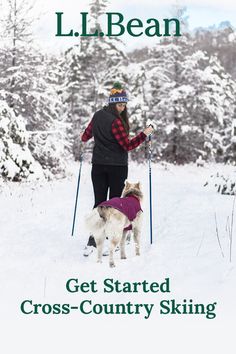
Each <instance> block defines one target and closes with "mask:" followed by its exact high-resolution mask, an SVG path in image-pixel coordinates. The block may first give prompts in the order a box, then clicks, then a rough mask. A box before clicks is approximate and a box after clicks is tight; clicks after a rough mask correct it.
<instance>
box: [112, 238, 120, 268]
mask: <svg viewBox="0 0 236 354" xmlns="http://www.w3.org/2000/svg"><path fill="white" fill-rule="evenodd" d="M120 240H121V235H120V236H118V235H114V236H111V237H110V247H109V265H110V267H112V268H113V267H115V262H114V250H115V248H116V246H117V245H118V244H119V242H120Z"/></svg>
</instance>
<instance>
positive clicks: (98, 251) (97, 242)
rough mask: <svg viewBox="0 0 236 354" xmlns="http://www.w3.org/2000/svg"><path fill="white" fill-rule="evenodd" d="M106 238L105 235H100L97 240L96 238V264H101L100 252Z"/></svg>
mask: <svg viewBox="0 0 236 354" xmlns="http://www.w3.org/2000/svg"><path fill="white" fill-rule="evenodd" d="M105 238H106V236H105V233H104V234H103V235H101V236H100V237H99V238H96V245H97V262H98V263H102V251H103V244H104V240H105Z"/></svg>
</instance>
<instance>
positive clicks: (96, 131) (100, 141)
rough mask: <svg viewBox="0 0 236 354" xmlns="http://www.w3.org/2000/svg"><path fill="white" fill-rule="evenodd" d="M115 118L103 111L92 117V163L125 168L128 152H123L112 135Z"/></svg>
mask: <svg viewBox="0 0 236 354" xmlns="http://www.w3.org/2000/svg"><path fill="white" fill-rule="evenodd" d="M116 118H117V117H116V116H115V115H113V114H112V113H110V112H107V111H106V110H105V109H101V110H100V111H97V112H96V113H95V114H94V116H93V123H92V133H93V137H94V141H95V144H94V148H93V158H92V163H93V164H96V165H115V166H126V165H127V164H128V152H127V151H126V150H124V149H123V148H122V147H121V146H120V144H119V143H118V142H117V140H116V139H115V137H114V135H113V134H112V129H111V127H112V123H113V121H114V120H115V119H116Z"/></svg>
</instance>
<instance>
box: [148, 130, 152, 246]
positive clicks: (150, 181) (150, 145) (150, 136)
mask: <svg viewBox="0 0 236 354" xmlns="http://www.w3.org/2000/svg"><path fill="white" fill-rule="evenodd" d="M148 147H149V149H148V150H149V154H148V167H149V215H150V243H151V245H152V167H151V159H152V135H151V134H150V135H149V137H148Z"/></svg>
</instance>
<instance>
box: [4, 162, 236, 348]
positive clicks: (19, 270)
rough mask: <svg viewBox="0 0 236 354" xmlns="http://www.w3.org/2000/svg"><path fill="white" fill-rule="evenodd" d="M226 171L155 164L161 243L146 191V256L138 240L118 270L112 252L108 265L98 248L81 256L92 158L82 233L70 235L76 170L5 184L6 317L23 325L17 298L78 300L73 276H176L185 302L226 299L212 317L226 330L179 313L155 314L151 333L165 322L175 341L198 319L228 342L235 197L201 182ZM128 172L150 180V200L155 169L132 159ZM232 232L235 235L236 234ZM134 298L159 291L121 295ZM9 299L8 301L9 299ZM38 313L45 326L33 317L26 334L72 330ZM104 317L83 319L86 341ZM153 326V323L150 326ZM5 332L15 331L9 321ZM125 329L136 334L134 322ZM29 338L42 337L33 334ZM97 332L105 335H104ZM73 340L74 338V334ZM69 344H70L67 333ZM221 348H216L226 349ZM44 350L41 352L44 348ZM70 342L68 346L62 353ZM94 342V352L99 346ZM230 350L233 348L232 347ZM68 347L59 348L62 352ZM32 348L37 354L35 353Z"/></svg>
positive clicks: (175, 289)
mask: <svg viewBox="0 0 236 354" xmlns="http://www.w3.org/2000/svg"><path fill="white" fill-rule="evenodd" d="M219 168H222V169H227V168H228V167H225V166H221V167H219V166H214V165H212V166H207V167H205V168H197V167H196V166H194V165H189V166H182V167H178V166H168V169H167V170H165V168H164V167H163V166H162V165H153V169H152V171H153V203H154V206H153V221H154V232H153V236H154V237H153V239H154V243H153V245H152V246H150V244H149V216H148V205H149V204H148V203H149V201H148V197H146V199H145V201H144V205H143V210H144V211H145V221H144V225H143V234H142V249H141V251H142V252H141V256H140V257H135V256H134V247H133V244H132V242H131V244H130V245H129V246H128V247H127V256H128V257H127V260H125V261H124V260H120V259H119V253H118V252H117V253H116V255H115V257H116V268H115V269H110V268H109V266H108V259H107V257H104V261H103V263H102V264H97V263H96V254H95V252H94V254H92V255H91V256H90V257H88V258H85V257H83V255H82V251H83V248H84V245H85V244H86V242H87V231H86V230H85V227H84V225H83V219H84V216H85V214H86V213H87V212H89V210H90V209H91V208H92V205H93V193H92V189H91V181H90V165H89V164H84V166H83V170H82V178H81V187H80V195H79V205H78V215H77V223H76V229H75V236H74V237H71V236H70V233H71V226H72V217H73V208H74V198H75V191H76V183H77V176H76V173H77V170H75V171H76V173H74V175H73V176H72V177H71V178H68V179H65V180H61V181H55V182H53V183H51V182H50V183H41V184H35V183H30V184H21V185H19V184H12V183H10V184H8V185H7V186H5V187H4V189H3V188H2V189H1V190H0V225H1V233H0V259H1V267H0V281H1V284H3V285H2V289H1V304H2V306H1V307H0V315H1V316H2V318H4V319H6V322H8V321H11V319H12V320H14V321H16V322H14V323H16V324H15V325H16V326H17V323H18V322H17V321H23V320H22V317H21V315H20V313H19V304H20V302H21V301H22V300H23V299H27V298H30V299H33V300H34V301H36V302H41V303H42V302H44V303H45V302H47V303H53V302H54V303H55V302H60V303H62V302H63V301H72V302H73V301H75V300H74V299H75V297H73V296H71V295H70V294H69V295H68V293H66V291H65V283H66V281H67V280H68V278H71V277H77V278H79V279H80V281H91V280H92V279H95V280H96V281H97V282H98V283H100V284H101V283H102V281H103V280H104V279H105V278H114V279H119V280H120V281H121V282H125V281H130V282H133V281H142V280H144V279H145V280H147V281H150V282H153V281H163V280H164V279H165V278H167V277H168V278H170V281H171V294H170V295H169V297H170V298H175V299H177V300H178V301H182V300H183V298H186V299H187V298H192V299H196V301H199V302H201V301H202V302H206V301H209V302H212V301H215V300H217V301H218V302H219V307H218V313H217V316H218V317H217V318H219V320H217V321H219V322H214V323H218V324H219V326H218V327H217V326H216V324H215V325H214V324H213V325H211V327H209V326H210V325H209V324H208V322H207V323H206V322H204V318H202V319H201V320H200V319H196V320H194V319H188V320H187V321H188V322H184V320H180V319H179V320H178V319H177V318H173V317H172V318H171V319H169V320H168V319H161V320H160V319H158V318H156V317H154V316H153V318H151V319H150V320H148V321H149V322H148V323H149V324H148V325H147V322H145V326H146V327H145V328H146V330H147V328H148V330H149V331H150V333H151V332H152V331H154V328H156V326H157V325H158V326H159V331H160V333H162V335H163V341H164V338H166V340H167V337H166V333H168V331H169V330H170V328H172V332H171V333H175V332H176V331H177V332H176V336H177V333H179V334H180V333H182V331H183V330H184V331H186V333H188V326H189V324H190V323H191V324H192V325H193V326H195V327H196V328H198V329H197V331H201V333H202V336H204V333H205V329H204V328H207V331H208V332H209V333H210V332H212V333H213V332H214V331H215V332H214V333H218V335H219V336H218V338H219V340H221V339H222V338H221V337H220V333H222V332H221V331H222V328H221V324H222V323H224V322H225V321H228V320H231V319H232V318H233V317H234V316H235V315H236V310H235V306H233V304H234V301H235V296H236V289H235V280H236V272H235V259H236V242H234V243H233V261H232V262H231V263H230V262H229V236H228V232H227V230H226V224H227V219H228V217H230V216H231V212H232V204H233V197H232V196H222V195H219V194H217V193H216V192H215V191H214V190H213V189H212V188H209V187H207V188H206V187H203V185H204V183H205V181H206V180H207V179H208V178H209V176H210V174H212V173H213V172H214V171H216V170H217V169H219ZM129 175H130V180H133V181H135V180H137V179H139V180H140V181H141V182H142V184H143V191H144V194H145V195H146V196H148V168H147V166H138V165H136V164H131V166H130V171H129ZM134 177H135V178H134ZM215 213H216V215H217V223H218V229H219V238H220V242H221V245H222V250H223V252H224V257H222V254H221V250H220V248H219V244H218V240H217V235H216V230H215V219H214V215H215ZM233 237H234V238H235V232H234V235H233ZM158 296H159V297H158V299H159V298H160V299H161V298H162V296H163V295H162V294H160V295H158ZM90 298H91V299H93V300H94V301H96V302H97V303H98V302H100V303H103V302H104V299H106V298H107V297H106V296H105V295H104V294H103V293H102V292H101V293H97V294H96V295H93V294H90ZM68 299H69V300H68ZM108 299H109V301H110V302H111V301H112V302H114V303H115V302H120V301H121V295H120V294H115V293H114V294H112V298H111V297H109V298H108ZM130 299H132V301H134V302H135V301H136V302H140V301H143V302H150V301H153V302H155V301H157V297H156V294H154V295H153V294H149V295H148V296H147V295H146V296H145V295H144V294H140V293H139V294H132V297H131V295H130V294H122V302H125V301H130ZM7 303H8V304H10V305H9V306H6V305H4V304H7ZM71 316H72V315H71ZM40 318H41V320H42V324H40V323H41V322H35V319H33V320H32V319H31V322H30V323H31V324H33V327H32V329H31V326H32V325H30V324H29V322H27V319H24V322H23V323H24V326H23V327H22V330H23V328H25V329H27V328H28V331H29V332H30V333H31V332H32V331H33V328H38V329H39V330H41V331H44V329H43V328H44V326H46V327H45V330H46V328H48V330H49V328H50V327H51V324H52V323H53V324H54V326H55V327H54V328H55V330H56V328H57V331H58V333H61V330H62V328H64V330H65V329H66V328H67V327H68V320H67V319H66V318H65V319H63V320H61V321H62V322H60V323H61V324H60V325H59V323H58V322H56V320H54V319H52V318H51V320H50V322H49V320H47V321H46V320H45V319H43V318H42V317H40ZM32 321H33V322H32ZM45 321H46V322H45ZM77 321H78V322H77ZM79 321H80V320H79V318H77V319H76V318H75V316H72V322H73V323H74V324H75V326H77V325H78V324H80V325H81V323H80V322H79ZM100 321H101V320H100ZM100 321H99V320H98V318H94V322H92V323H93V324H92V323H91V322H89V320H88V319H87V318H83V325H84V329H83V334H84V338H83V339H81V340H82V342H83V340H84V341H86V340H89V338H88V335H87V332H86V331H89V328H90V329H91V328H93V330H94V331H95V332H94V333H96V324H97V323H100ZM110 321H111V322H109V323H114V326H115V327H116V328H120V329H121V328H123V326H124V323H123V322H122V320H120V319H119V320H118V319H117V320H115V319H112V318H110ZM127 321H128V322H126V323H127V325H128V323H130V325H131V326H133V324H134V323H138V324H139V326H141V327H142V326H143V324H142V322H137V321H138V319H133V322H132V323H131V322H130V319H128V318H127ZM144 321H146V320H144ZM160 321H161V322H160ZM194 321H196V322H194ZM151 325H152V326H153V327H150V326H151ZM9 326H12V321H11V322H9ZM60 326H61V327H60ZM93 326H95V327H93ZM103 326H105V324H103ZM147 326H148V327H147ZM176 326H177V327H176ZM141 327H139V328H141ZM104 328H105V327H104ZM160 328H161V329H160ZM5 329H6V331H7V327H6V328H5ZM127 330H128V331H129V329H128V328H127ZM71 331H72V332H71V333H74V335H75V332H74V330H73V329H71ZM106 331H107V332H108V333H109V332H110V331H111V329H110V327H109V326H108V327H107V328H106ZM138 331H139V329H138ZM9 333H10V332H9ZM138 333H139V332H138ZM193 333H194V332H191V333H189V336H190V337H191V336H193ZM31 335H32V336H33V337H34V335H33V334H32V333H31ZM45 335H46V334H45ZM61 335H62V334H61ZM94 335H95V337H96V336H97V334H94ZM139 335H140V336H141V335H142V334H141V332H140V334H139ZM228 335H229V332H228V334H227V336H228ZM68 336H70V335H69V334H67V338H68ZM6 338H8V337H6ZM176 338H177V337H176ZM231 338H232V337H231ZM70 339H71V341H72V342H71V343H73V339H72V337H70ZM154 339H155V334H154V333H153V339H152V340H151V339H150V345H151V347H153V345H154V344H153V343H154V342H153V341H154ZM97 340H99V338H97ZM127 340H128V339H127ZM176 340H178V339H176ZM61 341H63V336H62V338H61ZM225 342H227V345H229V343H230V342H229V340H228V339H225V340H224V343H225ZM63 343H64V342H63ZM83 343H84V342H83ZM64 344H65V343H64ZM221 344H222V343H221ZM74 345H75V343H74ZM84 345H85V344H84ZM94 345H95V344H94ZM181 345H182V344H181ZM219 345H220V344H218V348H220V346H219ZM222 345H223V344H222ZM72 347H73V346H72ZM39 348H40V347H39ZM39 348H38V351H36V353H40V352H41V351H40V349H39ZM62 348H63V346H62V347H60V350H62ZM64 348H65V347H64ZM93 348H94V349H93V350H95V347H94V346H93ZM224 348H226V347H225V344H224ZM139 349H140V348H139ZM195 349H196V351H194V350H193V351H191V352H192V353H195V352H196V353H197V347H196V348H195ZM60 350H59V349H58V353H59V352H60ZM117 350H118V349H117ZM173 350H174V347H173ZM62 352H63V350H62ZM188 352H189V350H186V351H183V353H188ZM215 352H216V351H215ZM5 353H7V352H4V354H5ZM9 353H11V354H13V353H14V351H9ZM26 353H27V354H28V353H30V350H29V352H27V351H26ZM115 353H116V351H115ZM137 353H138V351H137ZM168 353H171V351H170V352H168Z"/></svg>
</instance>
